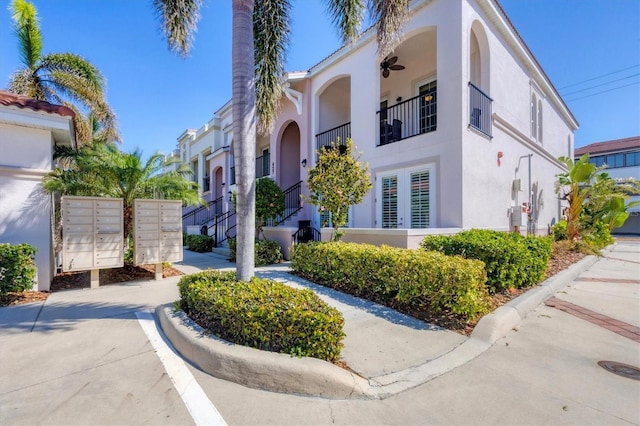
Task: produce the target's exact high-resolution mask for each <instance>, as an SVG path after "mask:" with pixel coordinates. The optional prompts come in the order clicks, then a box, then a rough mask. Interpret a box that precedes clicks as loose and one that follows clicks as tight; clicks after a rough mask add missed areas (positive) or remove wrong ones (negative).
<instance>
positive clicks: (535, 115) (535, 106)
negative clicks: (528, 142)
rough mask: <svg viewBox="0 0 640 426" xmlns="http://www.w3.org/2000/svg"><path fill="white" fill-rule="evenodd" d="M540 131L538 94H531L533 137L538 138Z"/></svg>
mask: <svg viewBox="0 0 640 426" xmlns="http://www.w3.org/2000/svg"><path fill="white" fill-rule="evenodd" d="M537 131H538V101H537V100H536V94H535V93H532V94H531V137H532V138H533V139H536V138H537Z"/></svg>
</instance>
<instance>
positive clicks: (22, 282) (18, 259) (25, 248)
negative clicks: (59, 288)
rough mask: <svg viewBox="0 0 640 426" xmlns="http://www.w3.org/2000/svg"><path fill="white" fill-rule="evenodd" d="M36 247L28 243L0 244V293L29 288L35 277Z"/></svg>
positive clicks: (31, 286)
mask: <svg viewBox="0 0 640 426" xmlns="http://www.w3.org/2000/svg"><path fill="white" fill-rule="evenodd" d="M36 251H37V250H36V249H35V248H34V247H33V246H32V245H29V244H15V245H14V244H8V243H3V244H0V294H1V295H5V294H7V293H9V292H21V291H25V290H31V289H32V288H33V284H35V279H36V263H35V260H34V256H35V255H36Z"/></svg>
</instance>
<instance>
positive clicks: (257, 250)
mask: <svg viewBox="0 0 640 426" xmlns="http://www.w3.org/2000/svg"><path fill="white" fill-rule="evenodd" d="M228 241H229V260H231V261H232V262H235V261H236V239H235V238H229V240H228ZM254 256H255V266H264V265H272V264H274V263H278V262H280V261H281V260H282V249H281V248H280V244H278V243H277V242H275V241H273V240H256V242H255V246H254Z"/></svg>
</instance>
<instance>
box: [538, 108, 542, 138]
mask: <svg viewBox="0 0 640 426" xmlns="http://www.w3.org/2000/svg"><path fill="white" fill-rule="evenodd" d="M538 142H540V143H542V100H539V101H538Z"/></svg>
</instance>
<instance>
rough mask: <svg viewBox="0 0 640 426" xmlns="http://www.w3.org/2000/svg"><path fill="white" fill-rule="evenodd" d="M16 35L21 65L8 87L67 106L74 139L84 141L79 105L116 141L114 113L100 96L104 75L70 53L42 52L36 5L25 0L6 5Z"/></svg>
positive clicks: (102, 93) (107, 137)
mask: <svg viewBox="0 0 640 426" xmlns="http://www.w3.org/2000/svg"><path fill="white" fill-rule="evenodd" d="M9 10H10V11H11V14H12V16H13V22H14V30H15V34H16V36H17V38H18V43H19V49H20V56H21V59H22V64H23V66H24V67H23V68H21V69H19V70H17V71H15V72H14V73H13V75H12V76H11V78H10V79H9V84H8V89H9V91H11V92H14V93H17V94H19V95H25V96H29V97H31V98H34V99H39V100H42V101H47V102H51V103H56V104H62V105H66V106H68V107H71V108H72V109H73V110H74V112H75V113H76V116H75V119H74V124H75V128H76V129H77V130H78V140H79V141H80V142H88V141H90V140H91V139H90V138H89V135H88V132H87V128H89V126H90V124H88V123H86V122H85V119H84V118H83V115H82V114H81V111H80V109H81V108H84V109H87V110H88V111H90V113H91V114H92V115H93V117H94V118H95V119H96V120H97V121H98V123H100V125H101V127H102V128H103V130H104V136H105V137H106V139H107V140H109V141H118V140H119V135H118V131H117V129H116V120H115V115H114V114H113V112H112V111H111V108H110V107H109V105H108V104H107V102H106V100H105V97H104V77H103V76H102V74H101V73H100V71H99V70H98V69H97V68H96V67H95V66H93V65H92V64H91V63H90V62H88V61H87V60H86V59H84V58H82V57H80V56H78V55H75V54H72V53H50V54H47V55H42V35H41V34H40V28H39V26H38V16H37V12H36V8H35V6H34V5H33V4H31V3H29V2H28V1H27V0H13V1H12V2H11V5H10V6H9Z"/></svg>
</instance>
